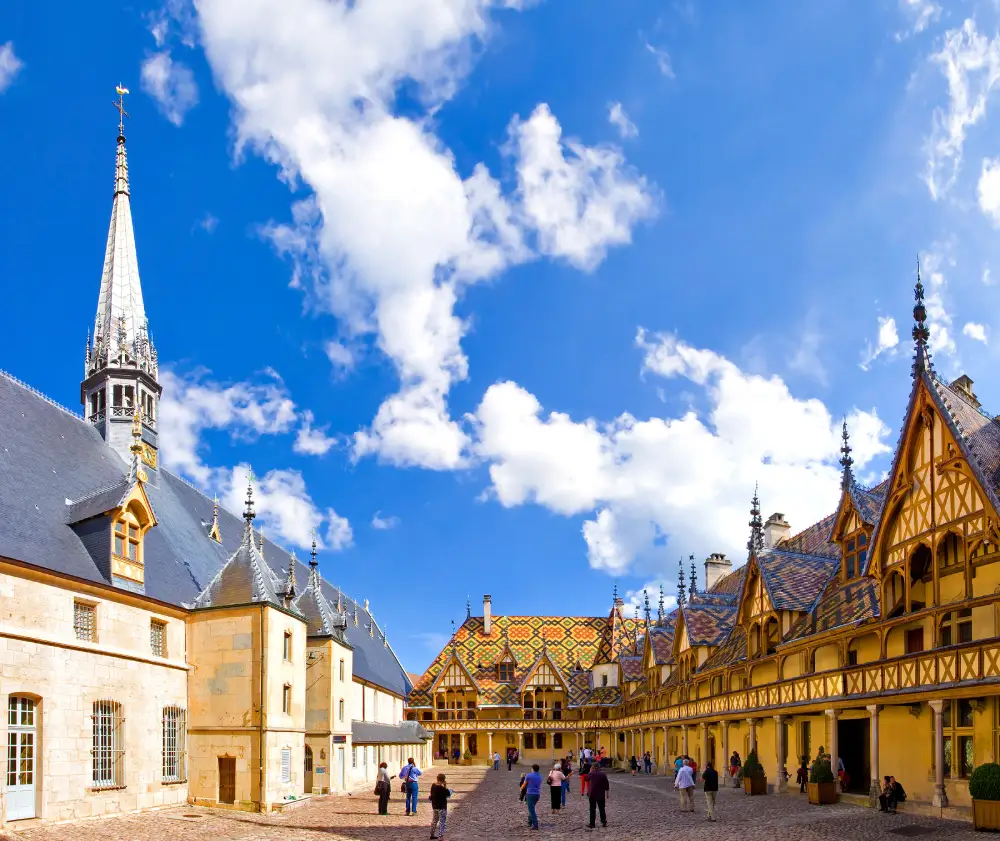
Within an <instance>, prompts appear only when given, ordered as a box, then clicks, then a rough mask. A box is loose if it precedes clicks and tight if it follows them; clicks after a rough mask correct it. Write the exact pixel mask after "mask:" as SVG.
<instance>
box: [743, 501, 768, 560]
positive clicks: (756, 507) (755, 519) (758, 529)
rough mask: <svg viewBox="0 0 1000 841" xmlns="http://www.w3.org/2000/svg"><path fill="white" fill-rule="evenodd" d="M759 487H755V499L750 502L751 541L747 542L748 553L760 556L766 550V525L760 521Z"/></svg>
mask: <svg viewBox="0 0 1000 841" xmlns="http://www.w3.org/2000/svg"><path fill="white" fill-rule="evenodd" d="M758 487H759V486H758V485H754V486H753V499H752V500H751V501H750V539H749V540H748V541H747V551H748V552H751V553H753V554H760V553H761V552H762V551H763V550H764V524H763V522H762V521H761V519H760V497H758V496H757V489H758Z"/></svg>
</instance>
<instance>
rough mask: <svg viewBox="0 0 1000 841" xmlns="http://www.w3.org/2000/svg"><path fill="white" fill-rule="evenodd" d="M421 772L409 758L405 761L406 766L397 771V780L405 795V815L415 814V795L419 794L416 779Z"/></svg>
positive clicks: (411, 758)
mask: <svg viewBox="0 0 1000 841" xmlns="http://www.w3.org/2000/svg"><path fill="white" fill-rule="evenodd" d="M422 773H423V772H422V771H421V770H420V769H419V768H418V767H417V763H416V762H414V761H413V757H412V756H411V757H410V758H409V759H407V760H406V765H404V766H403V767H402V768H400V769H399V779H400V782H401V783H402V790H403V792H404V793H405V794H406V814H407V815H415V814H417V794H419V788H420V787H419V786H418V785H417V778H418V777H420V775H421V774H422Z"/></svg>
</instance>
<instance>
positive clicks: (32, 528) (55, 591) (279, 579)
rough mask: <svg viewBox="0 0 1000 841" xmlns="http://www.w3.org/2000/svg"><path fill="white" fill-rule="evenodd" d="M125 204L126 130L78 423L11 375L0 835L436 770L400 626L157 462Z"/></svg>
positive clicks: (3, 396)
mask: <svg viewBox="0 0 1000 841" xmlns="http://www.w3.org/2000/svg"><path fill="white" fill-rule="evenodd" d="M120 128H121V127H120ZM130 202H131V197H130V187H129V173H128V163H127V158H126V151H125V137H124V133H123V131H121V130H120V133H119V137H118V142H117V152H116V163H115V180H114V196H113V209H112V218H111V226H110V229H109V233H108V241H107V249H106V253H105V261H104V270H103V273H102V279H101V287H100V293H99V302H98V311H97V317H96V319H95V321H94V325H93V331H92V333H91V334H90V335H89V336H88V340H87V348H86V356H85V360H84V380H83V382H82V384H81V388H80V395H81V402H82V404H83V406H84V413H83V416H81V415H78V414H76V413H74V412H71V411H69V410H67V409H64V408H62V407H61V406H58V405H57V404H55V403H54V402H52V401H51V400H49V399H48V398H47V397H45V396H44V395H42V394H40V393H38V392H36V391H34V390H33V389H31V388H30V387H28V386H26V385H24V384H23V383H21V382H19V381H18V380H17V379H15V378H14V377H13V376H12V375H10V374H6V373H2V372H0V703H3V704H5V705H6V707H7V716H6V717H5V718H4V719H3V722H2V723H0V739H5V740H6V742H7V765H6V774H4V775H3V776H2V780H0V826H5V825H7V824H8V823H12V822H18V823H17V825H18V826H26V825H30V824H31V822H34V821H60V820H68V819H73V818H81V817H90V816H96V815H102V814H107V813H113V812H122V811H129V810H136V809H146V808H153V807H158V806H165V805H170V804H177V803H185V802H196V803H204V804H212V805H222V806H228V807H231V808H239V809H253V810H270V809H274V808H281V807H282V806H283V804H285V803H287V802H288V801H289V800H293V799H299V798H302V797H303V796H308V795H310V794H314V793H326V792H342V791H348V790H350V789H352V788H354V787H357V786H358V785H361V784H367V783H368V781H369V780H371V779H372V778H373V777H374V773H375V767H376V766H377V762H376V760H377V759H378V758H379V757H383V756H384V757H389V756H392V757H395V758H396V759H398V758H399V757H400V756H404V755H415V756H417V757H419V758H420V759H421V760H424V759H425V758H426V757H427V756H428V754H429V750H428V748H427V739H428V738H429V734H428V733H427V732H426V731H424V730H423V728H422V727H420V726H419V725H414V724H413V723H407V722H404V721H403V700H404V698H405V696H406V695H407V693H408V692H409V690H410V688H411V683H410V680H409V678H408V677H407V675H406V673H405V671H404V670H403V668H402V666H401V665H400V664H399V662H398V660H397V659H396V656H395V655H394V653H393V651H392V648H391V647H390V645H389V642H388V640H387V639H386V637H385V633H384V630H383V629H382V628H380V627H379V625H378V623H377V622H376V621H375V619H374V617H373V616H372V613H371V610H370V608H369V606H368V603H367V602H365V603H364V604H358V603H357V602H356V601H355V600H353V599H351V598H350V597H348V596H347V595H346V594H345V593H343V592H341V591H340V590H338V589H337V588H335V587H333V586H332V585H331V584H330V583H329V582H328V581H326V580H325V579H324V578H323V577H322V575H321V574H320V570H319V561H318V556H317V552H316V547H315V545H314V546H313V552H312V555H311V558H310V561H309V563H308V564H302V563H299V562H298V561H297V560H296V559H295V557H294V555H293V554H289V553H288V552H287V551H285V550H284V549H283V548H282V547H280V546H277V545H275V544H274V543H273V542H271V541H269V540H265V538H264V537H263V535H262V534H261V532H260V531H259V530H256V529H255V528H254V518H255V513H256V512H255V510H254V503H253V495H252V488H250V489H248V496H247V504H246V510H245V511H244V515H243V518H242V519H241V518H240V517H238V516H235V515H233V514H231V513H230V512H228V511H226V510H224V509H221V508H220V507H219V506H218V504H217V502H214V501H213V500H211V499H209V498H207V497H206V496H205V495H204V494H203V493H202V492H201V491H200V490H198V489H196V488H194V487H192V486H191V485H189V484H188V483H186V482H185V481H184V480H182V479H180V478H179V477H177V476H176V475H174V474H172V473H171V472H170V471H169V470H166V469H165V468H164V467H163V465H162V464H161V458H160V456H161V442H160V440H159V437H158V431H157V420H158V418H159V399H160V395H161V391H162V388H161V386H160V382H159V367H158V359H157V352H156V349H155V347H154V346H153V343H152V341H151V339H150V335H149V330H148V326H147V320H146V314H145V309H144V306H143V300H142V287H141V284H140V282H139V271H138V262H137V257H136V249H135V236H134V232H133V226H132V212H131V204H130ZM359 757H360V760H359V759H358V758H359ZM404 758H405V756H404Z"/></svg>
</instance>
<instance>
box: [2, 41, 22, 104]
mask: <svg viewBox="0 0 1000 841" xmlns="http://www.w3.org/2000/svg"><path fill="white" fill-rule="evenodd" d="M22 67H24V62H23V61H21V59H19V58H18V57H17V56H16V55H15V54H14V42H13V41H8V42H7V43H6V44H0V93H3V92H4V91H5V90H7V88H9V87H10V86H11V84H12V83H13V82H14V77H15V76H17V74H18V73H20V72H21V68H22Z"/></svg>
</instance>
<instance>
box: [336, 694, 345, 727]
mask: <svg viewBox="0 0 1000 841" xmlns="http://www.w3.org/2000/svg"><path fill="white" fill-rule="evenodd" d="M337 721H340V722H343V721H344V699H343V698H341V699H340V700H339V701H338V702H337Z"/></svg>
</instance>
